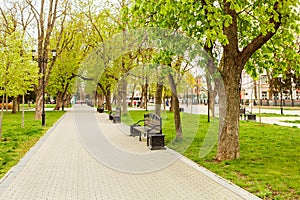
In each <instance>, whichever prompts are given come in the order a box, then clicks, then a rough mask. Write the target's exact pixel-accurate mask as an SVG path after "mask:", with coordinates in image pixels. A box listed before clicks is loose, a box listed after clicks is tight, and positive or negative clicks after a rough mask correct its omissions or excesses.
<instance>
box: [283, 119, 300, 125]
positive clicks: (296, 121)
mask: <svg viewBox="0 0 300 200" xmlns="http://www.w3.org/2000/svg"><path fill="white" fill-rule="evenodd" d="M281 122H287V123H293V124H300V120H281Z"/></svg>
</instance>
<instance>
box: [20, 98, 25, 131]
mask: <svg viewBox="0 0 300 200" xmlns="http://www.w3.org/2000/svg"><path fill="white" fill-rule="evenodd" d="M24 104H25V95H24V94H23V95H22V124H21V127H22V128H24V125H25V112H24Z"/></svg>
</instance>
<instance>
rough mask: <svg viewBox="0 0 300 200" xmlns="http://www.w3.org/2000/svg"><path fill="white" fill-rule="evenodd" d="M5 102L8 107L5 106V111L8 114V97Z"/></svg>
mask: <svg viewBox="0 0 300 200" xmlns="http://www.w3.org/2000/svg"><path fill="white" fill-rule="evenodd" d="M5 102H6V105H5V110H6V112H8V103H9V102H8V96H7V95H5Z"/></svg>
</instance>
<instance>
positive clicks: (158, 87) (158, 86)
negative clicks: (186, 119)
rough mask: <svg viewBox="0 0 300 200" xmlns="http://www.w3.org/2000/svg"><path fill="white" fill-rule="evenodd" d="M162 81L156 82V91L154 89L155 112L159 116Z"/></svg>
mask: <svg viewBox="0 0 300 200" xmlns="http://www.w3.org/2000/svg"><path fill="white" fill-rule="evenodd" d="M163 87H164V85H163V83H161V82H158V83H157V84H156V91H155V114H157V115H158V116H160V111H161V103H162V91H163Z"/></svg>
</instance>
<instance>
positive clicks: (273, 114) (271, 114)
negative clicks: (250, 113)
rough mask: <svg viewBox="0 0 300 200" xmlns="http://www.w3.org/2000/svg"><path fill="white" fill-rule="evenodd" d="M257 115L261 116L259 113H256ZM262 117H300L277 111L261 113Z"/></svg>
mask: <svg viewBox="0 0 300 200" xmlns="http://www.w3.org/2000/svg"><path fill="white" fill-rule="evenodd" d="M254 114H256V116H257V117H258V116H259V113H254ZM260 116H261V117H299V115H291V114H284V115H281V114H276V113H260Z"/></svg>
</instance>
